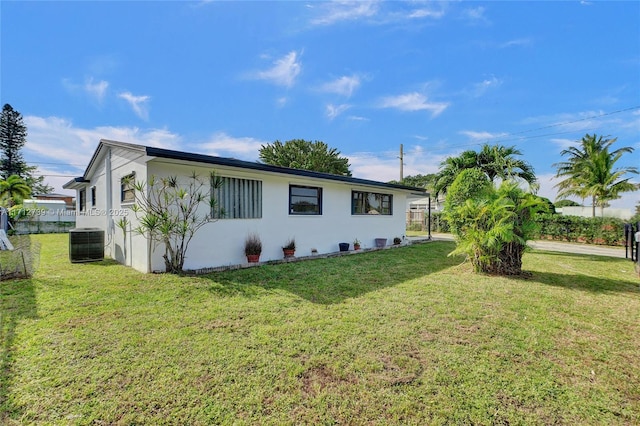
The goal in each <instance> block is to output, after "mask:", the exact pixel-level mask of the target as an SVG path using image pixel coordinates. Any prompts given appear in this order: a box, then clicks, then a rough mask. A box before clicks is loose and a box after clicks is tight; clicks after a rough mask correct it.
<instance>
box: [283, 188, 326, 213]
mask: <svg viewBox="0 0 640 426" xmlns="http://www.w3.org/2000/svg"><path fill="white" fill-rule="evenodd" d="M289 214H295V215H298V214H299V215H321V214H322V188H318V187H315V186H299V185H289Z"/></svg>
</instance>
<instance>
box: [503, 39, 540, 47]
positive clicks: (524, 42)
mask: <svg viewBox="0 0 640 426" xmlns="http://www.w3.org/2000/svg"><path fill="white" fill-rule="evenodd" d="M532 43H533V40H532V39H530V38H517V39H513V40H509V41H506V42H504V43H502V44H501V45H500V47H501V48H503V49H504V48H507V47H517V46H530V45H531V44H532Z"/></svg>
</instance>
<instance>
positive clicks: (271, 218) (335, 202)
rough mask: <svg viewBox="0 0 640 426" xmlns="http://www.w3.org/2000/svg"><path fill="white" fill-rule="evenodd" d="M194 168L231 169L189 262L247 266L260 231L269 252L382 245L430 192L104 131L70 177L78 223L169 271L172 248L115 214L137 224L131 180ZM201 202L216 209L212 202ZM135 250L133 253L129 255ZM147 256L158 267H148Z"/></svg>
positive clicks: (223, 173)
mask: <svg viewBox="0 0 640 426" xmlns="http://www.w3.org/2000/svg"><path fill="white" fill-rule="evenodd" d="M194 171H195V173H196V174H198V175H199V176H201V177H208V176H209V175H210V172H211V171H215V173H216V175H217V176H220V177H222V180H223V184H222V186H221V187H219V188H217V189H216V192H215V197H216V199H217V201H218V204H219V205H220V207H222V208H223V209H224V211H225V215H224V217H220V218H219V219H217V220H215V221H211V223H207V224H206V225H205V226H203V227H202V228H201V229H200V230H199V231H198V233H197V234H196V235H195V237H194V238H193V240H192V242H191V245H190V246H189V250H188V252H187V253H186V260H185V265H184V268H185V269H186V270H196V269H201V268H209V267H217V266H228V265H239V264H244V263H246V262H247V260H246V257H245V255H244V241H245V238H246V236H247V235H249V234H257V235H259V236H260V238H261V240H262V246H263V248H262V256H261V258H260V260H261V261H268V260H276V259H282V257H283V253H282V246H283V245H284V244H286V242H287V240H288V239H289V238H295V241H296V246H297V247H296V256H298V257H300V256H309V255H311V254H312V250H314V249H315V250H316V251H317V253H319V254H322V253H331V252H336V251H338V243H341V242H348V243H351V242H353V241H354V239H356V238H357V239H359V240H360V241H361V243H362V245H363V247H365V248H366V247H374V246H375V245H374V240H375V239H376V238H387V239H389V241H391V240H392V239H393V238H394V237H400V236H403V235H404V233H405V210H406V209H405V207H406V205H407V199H408V198H410V197H424V196H425V195H426V193H425V191H424V190H423V189H420V188H413V187H408V186H404V185H397V184H389V183H383V182H377V181H372V180H367V179H358V178H353V177H347V176H340V175H332V174H328V173H318V172H312V171H307V170H298V169H290V168H286V167H276V166H271V165H267V164H262V163H255V162H248V161H240V160H236V159H232V158H224V157H216V156H210V155H203V154H194V153H188V152H180V151H173V150H167V149H162V148H155V147H149V146H142V145H134V144H129V143H124V142H116V141H110V140H101V141H100V143H99V145H98V147H97V149H96V151H95V153H94V154H93V157H92V158H91V161H90V162H89V165H88V166H87V168H86V170H85V172H84V174H83V175H82V176H81V177H77V178H75V179H73V180H71V181H69V182H67V183H66V184H65V185H64V187H65V188H66V189H75V190H76V200H77V202H76V227H77V228H99V229H102V230H104V231H105V255H106V256H110V257H112V258H113V259H116V260H117V261H118V262H121V263H123V264H126V265H130V266H132V267H133V268H135V269H137V270H139V271H142V272H151V271H163V270H164V267H165V266H164V260H163V259H162V255H163V254H164V247H156V248H155V250H154V249H152V250H151V253H149V251H148V244H147V240H146V239H145V237H144V236H143V235H140V234H136V233H135V232H128V233H127V236H126V241H125V238H124V235H123V232H122V230H121V229H119V228H118V227H117V226H116V222H117V221H118V220H119V219H120V218H122V217H123V216H127V218H128V219H129V220H130V221H131V222H132V228H135V227H136V216H135V214H134V212H133V211H132V207H133V203H134V200H133V197H132V189H131V188H130V187H129V186H128V184H127V182H130V181H131V179H130V178H131V177H134V178H135V180H136V181H146V180H148V179H149V177H151V176H155V177H167V176H178V177H181V176H182V177H186V176H190V175H191V174H192V173H193V172H194ZM205 204H206V203H203V204H202V205H201V207H200V208H201V209H204V210H203V211H202V214H208V213H209V212H208V211H207V209H210V207H209V206H208V205H205ZM125 254H126V258H125ZM148 256H150V259H151V262H150V263H151V268H150V270H149V266H148Z"/></svg>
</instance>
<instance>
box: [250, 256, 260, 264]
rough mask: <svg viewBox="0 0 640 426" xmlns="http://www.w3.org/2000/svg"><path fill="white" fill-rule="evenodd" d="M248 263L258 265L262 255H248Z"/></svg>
mask: <svg viewBox="0 0 640 426" xmlns="http://www.w3.org/2000/svg"><path fill="white" fill-rule="evenodd" d="M247 262H249V263H258V262H260V255H259V254H248V255H247Z"/></svg>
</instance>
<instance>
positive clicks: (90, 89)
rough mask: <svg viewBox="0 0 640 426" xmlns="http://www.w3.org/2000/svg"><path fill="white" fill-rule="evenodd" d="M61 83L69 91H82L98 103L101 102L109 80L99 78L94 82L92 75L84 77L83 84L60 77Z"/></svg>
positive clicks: (74, 92)
mask: <svg viewBox="0 0 640 426" xmlns="http://www.w3.org/2000/svg"><path fill="white" fill-rule="evenodd" d="M62 85H63V86H64V87H65V89H67V91H68V92H69V93H72V94H76V93H83V94H85V95H87V96H88V97H89V98H90V99H91V100H94V101H96V102H98V103H102V101H103V100H104V98H105V96H106V94H107V89H108V88H109V82H107V81H105V80H100V81H98V82H96V83H94V80H93V77H88V78H86V79H85V82H84V84H77V83H74V82H73V81H71V80H70V79H68V78H64V79H62Z"/></svg>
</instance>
